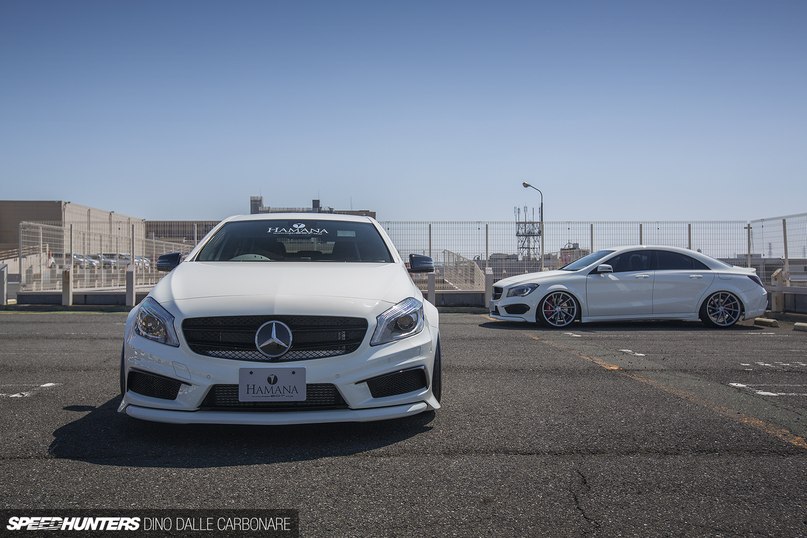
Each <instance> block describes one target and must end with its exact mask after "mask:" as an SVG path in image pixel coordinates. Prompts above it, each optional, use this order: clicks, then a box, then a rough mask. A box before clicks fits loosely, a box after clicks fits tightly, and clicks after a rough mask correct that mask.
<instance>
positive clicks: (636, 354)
mask: <svg viewBox="0 0 807 538" xmlns="http://www.w3.org/2000/svg"><path fill="white" fill-rule="evenodd" d="M619 351H621V352H622V353H625V354H626V355H633V356H634V357H646V355H645V354H644V353H636V352H635V351H633V350H631V349H620V350H619Z"/></svg>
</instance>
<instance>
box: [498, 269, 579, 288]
mask: <svg viewBox="0 0 807 538" xmlns="http://www.w3.org/2000/svg"><path fill="white" fill-rule="evenodd" d="M574 273H575V272H574V271H544V272H542V273H527V274H524V275H515V276H509V277H507V278H503V279H501V280H499V281H498V282H496V283H495V284H493V285H494V286H497V287H500V288H509V287H511V286H517V285H519V284H525V283H527V282H543V281H544V280H549V279H551V278H555V277H559V276H569V275H573V274H574Z"/></svg>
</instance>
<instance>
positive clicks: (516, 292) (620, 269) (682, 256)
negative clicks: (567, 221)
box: [490, 246, 768, 328]
mask: <svg viewBox="0 0 807 538" xmlns="http://www.w3.org/2000/svg"><path fill="white" fill-rule="evenodd" d="M767 304H768V294H767V292H766V291H765V288H764V287H763V285H762V281H761V280H760V279H759V277H757V276H756V274H755V273H754V271H753V269H744V268H742V267H735V266H731V265H728V264H725V263H723V262H721V261H719V260H716V259H714V258H710V257H709V256H706V255H704V254H701V253H700V252H693V251H691V250H685V249H682V248H675V247H653V246H632V247H623V248H617V249H609V250H600V251H597V252H594V253H592V254H589V255H588V256H585V257H583V258H580V259H579V260H577V261H575V262H572V263H570V264H568V265H566V266H565V267H562V268H560V269H559V270H557V271H546V272H542V273H529V274H525V275H518V276H512V277H509V278H505V279H503V280H500V281H498V282H496V283H495V284H494V285H493V300H492V301H491V304H490V315H491V316H492V317H494V318H496V319H500V320H507V321H528V322H537V323H541V324H544V325H547V326H549V327H555V328H563V327H567V326H569V325H571V324H572V323H573V322H574V321H576V320H579V321H581V322H584V323H585V322H590V321H617V320H665V319H671V320H693V321H694V320H698V319H700V320H701V321H703V323H704V324H705V325H707V326H710V327H723V328H726V327H731V326H732V325H734V324H735V323H737V322H738V321H740V320H742V319H751V318H754V317H757V316H761V315H762V314H764V313H765V309H766V307H767Z"/></svg>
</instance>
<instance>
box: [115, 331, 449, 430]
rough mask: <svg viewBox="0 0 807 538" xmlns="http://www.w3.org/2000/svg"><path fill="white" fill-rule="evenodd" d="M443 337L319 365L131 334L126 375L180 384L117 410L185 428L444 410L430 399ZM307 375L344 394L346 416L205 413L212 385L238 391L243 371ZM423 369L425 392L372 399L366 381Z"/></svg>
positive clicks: (337, 412) (426, 334)
mask: <svg viewBox="0 0 807 538" xmlns="http://www.w3.org/2000/svg"><path fill="white" fill-rule="evenodd" d="M437 338H438V336H437V330H436V329H434V328H432V327H430V326H429V325H427V326H426V327H424V330H423V331H422V332H421V333H419V334H417V335H415V336H413V337H411V338H407V339H404V340H400V341H397V342H392V343H389V344H384V345H381V346H375V347H374V346H370V345H369V343H368V341H369V337H366V338H365V340H367V341H365V342H363V343H362V345H361V346H360V347H359V348H358V349H357V350H356V351H355V352H353V353H350V354H348V355H342V356H336V357H328V358H323V359H314V360H300V361H289V362H263V361H260V362H259V361H243V360H233V359H221V358H214V357H208V356H205V355H198V354H196V353H193V352H192V351H190V349H188V348H187V345H186V343H185V342H184V338H183V337H182V336H180V340H181V341H182V344H181V345H180V347H170V346H166V345H163V344H158V343H156V342H152V341H150V340H147V339H145V338H142V337H140V336H138V335H136V334H135V333H134V332H133V331H127V337H126V340H125V342H124V351H123V368H124V371H125V372H126V374H127V377H128V373H129V371H130V370H132V369H135V370H138V371H140V372H145V373H149V374H155V375H158V376H163V377H168V378H171V379H174V380H177V381H180V382H181V383H182V385H181V388H180V389H179V391H178V393H177V395H176V398H175V399H165V398H155V397H151V396H145V395H143V394H140V393H138V392H134V391H131V390H127V391H126V392H125V394H124V396H123V399H122V401H121V404H120V407H119V408H118V411H119V412H121V413H125V414H127V415H129V416H132V417H135V418H139V419H143V420H150V421H156V422H169V423H179V424H310V423H322V422H365V421H372V420H385V419H392V418H399V417H405V416H409V415H412V414H416V413H420V412H423V411H427V410H430V409H439V408H440V404H439V402H438V401H437V399H436V398H435V397H434V395H433V394H432V390H431V389H432V387H431V379H432V371H433V368H434V357H435V352H436V349H437ZM295 367H296V368H305V371H306V382H307V383H308V384H309V385H311V384H331V385H334V386H335V387H336V389H337V390H338V391H339V393H340V394H341V396H342V398H343V399H344V401H345V403H346V404H347V408H346V409H327V410H325V409H316V408H315V409H310V410H282V411H281V410H274V409H249V410H244V409H242V408H236V407H234V408H232V409H231V410H219V409H215V410H208V409H200V407H201V405H202V402H203V401H204V400H205V397H206V396H207V394H208V392H209V391H210V390H211V388H212V387H213V386H214V385H237V384H238V371H239V369H240V368H295ZM414 368H422V369H424V370H425V375H426V380H427V383H426V386H425V387H424V388H421V389H417V390H414V391H412V392H407V393H404V394H396V395H392V396H384V397H376V398H374V397H373V395H372V393H371V391H370V388H369V387H368V384H367V383H366V382H365V381H366V380H368V379H372V378H376V377H378V376H382V375H385V374H389V373H391V372H396V371H399V370H408V369H414Z"/></svg>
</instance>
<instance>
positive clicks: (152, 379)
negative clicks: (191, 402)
mask: <svg viewBox="0 0 807 538" xmlns="http://www.w3.org/2000/svg"><path fill="white" fill-rule="evenodd" d="M181 386H182V382H181V381H177V380H176V379H171V378H170V377H164V376H161V375H156V374H148V373H146V372H141V371H139V370H130V371H129V375H128V376H127V378H126V387H127V389H128V390H130V391H132V392H136V393H138V394H142V395H143V396H150V397H151V398H160V399H162V400H176V399H177V394H179V388H180V387H181Z"/></svg>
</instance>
